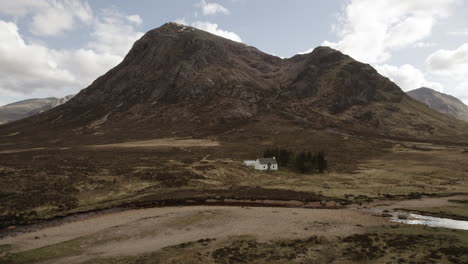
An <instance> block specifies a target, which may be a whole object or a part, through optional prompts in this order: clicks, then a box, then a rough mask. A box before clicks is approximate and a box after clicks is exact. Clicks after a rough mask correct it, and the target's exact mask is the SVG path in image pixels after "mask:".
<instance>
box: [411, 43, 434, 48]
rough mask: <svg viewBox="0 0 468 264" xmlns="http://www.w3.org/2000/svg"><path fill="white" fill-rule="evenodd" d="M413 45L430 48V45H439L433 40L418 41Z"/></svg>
mask: <svg viewBox="0 0 468 264" xmlns="http://www.w3.org/2000/svg"><path fill="white" fill-rule="evenodd" d="M413 46H414V47H416V48H430V47H434V46H437V44H435V43H433V42H417V43H415V44H414V45H413Z"/></svg>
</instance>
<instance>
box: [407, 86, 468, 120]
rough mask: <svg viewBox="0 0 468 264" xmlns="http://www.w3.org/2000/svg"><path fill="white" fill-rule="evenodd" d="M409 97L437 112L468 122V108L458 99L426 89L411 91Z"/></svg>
mask: <svg viewBox="0 0 468 264" xmlns="http://www.w3.org/2000/svg"><path fill="white" fill-rule="evenodd" d="M408 95H409V96H411V97H412V98H414V99H416V100H418V101H420V102H423V103H425V104H427V105H428V106H429V107H430V108H432V109H434V110H436V111H439V112H441V113H444V114H447V115H450V116H453V117H455V118H458V119H460V120H465V121H468V106H467V105H465V104H464V103H463V102H462V101H460V99H458V98H456V97H453V96H451V95H448V94H444V93H440V92H437V91H435V90H432V89H430V88H426V87H422V88H419V89H415V90H412V91H409V92H408Z"/></svg>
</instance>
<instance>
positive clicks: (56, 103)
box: [27, 94, 75, 116]
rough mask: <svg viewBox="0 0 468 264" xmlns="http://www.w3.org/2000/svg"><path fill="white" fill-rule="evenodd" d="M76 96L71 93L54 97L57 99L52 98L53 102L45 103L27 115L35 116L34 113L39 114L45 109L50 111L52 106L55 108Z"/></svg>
mask: <svg viewBox="0 0 468 264" xmlns="http://www.w3.org/2000/svg"><path fill="white" fill-rule="evenodd" d="M74 96H75V95H74V94H71V95H67V96H65V97H62V98H54V99H55V100H52V101H51V102H49V103H47V104H46V105H44V106H42V107H40V108H37V109H34V110H32V111H31V112H29V113H28V114H27V115H28V116H33V115H37V114H40V113H43V112H45V111H48V110H50V109H52V108H55V107H57V106H59V105H62V104H64V103H66V102H68V101H69V100H70V99H72V98H73V97H74Z"/></svg>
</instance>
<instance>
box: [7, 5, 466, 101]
mask: <svg viewBox="0 0 468 264" xmlns="http://www.w3.org/2000/svg"><path fill="white" fill-rule="evenodd" d="M466 14H468V0H328V1H318V0H315V1H312V0H290V1H285V0H178V1H173V0H172V1H170V0H166V1H163V0H138V1H128V0H0V106H1V105H5V104H8V103H11V102H15V101H19V100H24V99H28V98H42V97H52V96H53V97H63V96H65V95H68V94H75V93H78V92H79V91H80V90H81V89H83V88H86V87H87V86H88V85H90V84H91V83H92V82H93V81H94V80H95V79H96V78H97V77H99V76H101V75H103V74H104V73H106V72H107V71H108V70H110V69H111V68H112V67H114V66H116V65H117V64H118V63H120V62H121V61H122V60H123V58H124V56H125V55H126V54H127V52H128V51H129V50H130V48H131V47H132V45H133V43H134V42H135V41H136V40H138V39H139V38H141V37H142V36H143V35H144V33H145V32H147V31H149V30H151V29H153V28H157V27H160V26H161V25H163V24H164V23H166V22H178V23H182V24H185V25H190V26H193V27H196V28H199V29H201V30H205V31H208V32H211V33H213V34H216V35H219V36H222V37H225V38H229V39H231V40H234V41H238V42H243V43H245V44H247V45H250V46H255V47H257V48H258V49H260V50H262V51H263V52H266V53H269V54H273V55H276V56H279V57H282V58H289V57H291V56H294V55H295V54H298V53H307V52H311V51H312V50H313V49H314V48H315V47H317V46H330V47H332V48H335V49H338V50H340V51H342V52H343V53H345V54H348V55H350V56H351V57H353V58H355V59H356V60H359V61H361V62H364V63H368V64H370V65H372V66H373V67H375V68H376V69H377V71H379V73H381V74H382V75H384V76H387V77H388V78H390V79H391V80H392V81H394V82H395V83H396V84H398V85H399V86H400V87H401V88H402V89H403V90H404V91H409V90H412V89H416V88H419V87H422V86H425V87H429V88H433V89H435V90H438V91H441V92H444V93H448V94H451V95H454V96H456V97H458V98H460V99H461V100H463V101H464V102H465V103H467V104H468V17H467V16H466Z"/></svg>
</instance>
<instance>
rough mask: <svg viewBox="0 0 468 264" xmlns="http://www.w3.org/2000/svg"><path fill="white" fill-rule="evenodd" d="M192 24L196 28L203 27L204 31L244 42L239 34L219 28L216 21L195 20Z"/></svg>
mask: <svg viewBox="0 0 468 264" xmlns="http://www.w3.org/2000/svg"><path fill="white" fill-rule="evenodd" d="M183 22H185V21H183ZM191 26H192V27H195V28H198V29H201V30H204V31H207V32H210V33H211V34H215V35H218V36H220V37H223V38H227V39H230V40H233V41H237V42H242V39H241V37H239V35H237V34H236V33H234V32H230V31H226V30H222V29H219V28H218V24H215V23H210V22H203V21H195V22H193V23H191Z"/></svg>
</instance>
